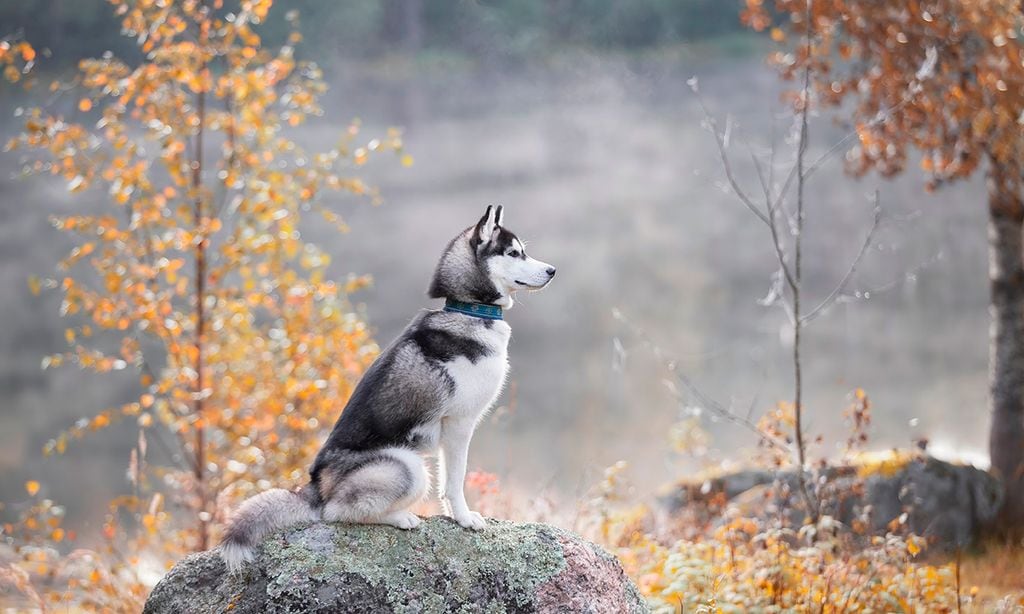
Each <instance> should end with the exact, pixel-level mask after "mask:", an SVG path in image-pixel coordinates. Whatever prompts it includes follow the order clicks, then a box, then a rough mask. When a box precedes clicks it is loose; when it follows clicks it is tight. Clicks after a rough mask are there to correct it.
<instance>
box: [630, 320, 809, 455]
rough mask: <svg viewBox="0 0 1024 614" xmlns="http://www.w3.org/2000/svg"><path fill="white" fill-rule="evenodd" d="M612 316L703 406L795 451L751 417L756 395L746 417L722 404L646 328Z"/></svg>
mask: <svg viewBox="0 0 1024 614" xmlns="http://www.w3.org/2000/svg"><path fill="white" fill-rule="evenodd" d="M612 317H614V318H615V319H616V320H618V321H619V322H622V323H623V324H625V325H626V327H627V328H629V330H630V331H631V332H632V333H633V334H634V335H636V337H637V338H639V339H640V341H641V342H642V343H643V345H645V346H646V347H647V348H648V349H650V350H651V353H652V354H654V357H655V358H657V359H658V360H659V361H660V362H661V363H662V365H663V366H664V367H665V369H666V370H668V371H669V372H670V373H671V374H672V375H674V376H675V378H676V380H677V381H678V382H679V383H680V384H682V386H683V387H684V388H685V389H686V390H687V392H689V394H690V395H691V396H693V398H694V399H696V400H697V402H698V403H700V404H701V406H702V407H703V408H706V409H708V410H709V411H711V412H712V413H714V414H715V415H716V416H718V417H720V418H722V419H723V420H725V421H727V422H729V423H731V424H735V425H737V426H740V427H743V428H745V429H747V430H748V431H750V432H752V433H753V434H754V435H756V436H757V437H758V439H760V440H761V441H763V442H764V443H766V444H768V445H770V446H773V447H776V448H778V449H780V450H782V451H784V452H786V453H788V454H793V453H794V450H793V448H792V447H791V446H790V445H789V444H788V443H786V442H785V441H783V440H782V439H779V438H777V437H774V436H772V435H770V434H768V433H766V432H764V431H763V430H762V429H761V428H760V427H759V426H758V425H757V423H755V422H754V421H752V420H751V419H750V414H751V413H753V407H754V403H756V397H755V399H754V401H752V402H751V406H750V410H749V411H748V412H747V416H746V417H744V416H740V415H738V414H737V413H736V412H734V411H732V410H731V409H729V408H728V407H726V406H724V405H722V404H721V403H719V402H718V401H716V400H715V399H713V398H711V397H710V396H708V395H707V394H705V393H704V392H703V391H702V390H701V389H700V388H699V387H698V386H697V385H696V384H695V383H694V382H693V380H691V379H690V378H689V377H688V376H687V375H686V374H685V373H683V372H682V371H680V370H679V363H678V361H677V360H676V359H675V358H673V357H671V356H669V355H668V354H667V353H666V352H665V351H664V350H663V349H662V348H661V346H659V345H658V344H657V343H655V342H654V340H653V339H651V337H650V336H649V335H648V334H647V332H646V331H644V329H642V328H640V326H638V325H637V324H635V323H634V322H632V321H631V320H630V319H629V318H627V317H626V316H625V314H623V313H622V312H621V311H619V310H618V309H614V310H612ZM677 398H678V395H677Z"/></svg>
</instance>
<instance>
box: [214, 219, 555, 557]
mask: <svg viewBox="0 0 1024 614" xmlns="http://www.w3.org/2000/svg"><path fill="white" fill-rule="evenodd" d="M501 216H502V208H501V206H500V205H499V206H496V207H494V206H491V207H487V212H486V213H485V214H484V216H483V217H482V218H480V221H479V222H477V223H476V224H475V225H473V226H471V227H469V228H467V229H466V230H464V231H463V232H461V233H459V235H458V236H457V237H455V238H454V239H453V240H452V241H451V242H450V243H449V244H448V247H447V248H446V249H445V250H444V254H442V256H441V260H440V262H438V264H437V269H436V270H435V272H434V279H433V281H432V282H431V284H430V289H429V291H428V294H429V295H430V297H431V298H443V299H445V307H444V309H443V310H441V311H432V310H431V311H424V312H423V313H421V314H420V315H418V316H417V317H416V318H415V319H414V320H413V321H412V323H411V324H409V326H408V328H406V329H405V331H404V332H403V333H402V334H401V335H400V336H399V337H398V339H396V340H395V341H394V342H392V344H391V345H390V346H388V348H387V349H385V350H384V351H383V352H382V353H381V355H380V356H379V357H378V358H377V360H376V361H374V363H373V364H372V365H370V368H369V369H368V370H367V371H366V374H365V375H363V379H362V380H361V381H360V382H359V384H358V385H357V386H356V389H355V391H354V392H353V393H352V397H351V398H350V399H349V401H348V404H347V405H346V406H345V409H344V411H343V412H342V414H341V418H339V419H338V422H337V423H336V424H335V425H334V430H332V431H331V434H330V436H329V437H328V438H327V442H326V443H325V444H324V446H323V448H321V449H320V452H319V453H318V454H317V456H316V460H315V461H314V462H313V467H312V468H311V469H310V472H309V475H310V481H309V484H307V485H306V486H304V487H302V488H300V489H298V490H295V491H287V490H284V489H280V488H277V489H272V490H268V491H267V492H264V493H262V494H260V495H257V496H255V497H253V498H251V499H249V500H248V501H245V502H244V503H243V504H242V505H241V507H239V509H238V511H237V512H236V513H235V516H234V518H233V519H232V522H231V524H230V526H228V528H227V532H226V533H225V535H224V540H223V542H222V543H221V551H220V552H221V557H222V558H223V559H224V561H225V562H226V563H227V565H228V568H229V569H231V570H235V569H238V568H239V567H241V565H242V564H243V563H244V562H245V561H251V560H252V559H253V556H254V548H255V546H256V545H257V544H259V542H260V541H261V540H263V538H265V537H266V536H267V535H268V534H270V533H272V532H273V531H275V530H277V529H281V528H284V527H286V526H289V525H292V524H296V523H300V522H312V521H317V520H325V521H328V522H353V523H368V524H388V525H392V526H395V527H398V528H400V529H413V528H415V527H416V526H417V525H419V523H420V519H419V517H418V516H416V515H415V514H413V513H412V512H410V511H409V508H410V507H411V506H412V505H414V504H415V503H416V502H418V501H420V500H421V499H422V498H423V497H424V495H425V494H426V492H427V488H428V485H429V477H428V475H427V469H426V466H425V465H424V459H423V455H425V454H433V453H435V452H438V453H439V454H438V455H437V461H438V467H437V476H438V477H437V494H438V496H439V498H440V499H441V503H442V506H443V507H444V511H445V513H447V514H448V515H450V516H451V517H452V518H454V519H455V521H456V522H458V523H459V524H460V525H462V526H463V527H466V528H469V529H474V530H479V529H482V528H484V526H485V522H484V519H483V517H481V516H480V514H478V513H477V512H474V511H472V510H470V509H469V506H468V505H467V504H466V496H465V494H464V493H463V482H464V481H465V477H466V457H467V454H468V451H469V440H470V438H471V437H472V436H473V431H474V429H476V426H477V424H478V423H479V422H480V419H481V417H482V416H483V415H484V414H485V413H486V412H487V410H488V409H490V407H491V404H493V403H494V401H495V399H496V398H497V397H498V394H499V393H500V392H501V389H502V386H503V385H504V383H505V375H506V373H507V371H508V358H507V350H508V340H509V336H510V335H511V332H512V331H511V329H510V328H509V326H508V324H506V323H505V322H504V320H502V315H501V314H502V309H508V308H510V307H512V294H513V293H514V292H515V291H517V290H536V289H540V288H543V287H544V286H546V285H547V284H548V282H550V281H551V279H552V278H553V277H554V276H555V268H554V267H553V266H551V265H549V264H546V263H544V262H541V261H539V260H535V259H533V258H531V257H529V256H527V255H526V249H525V247H524V246H523V243H522V242H521V241H520V240H519V239H518V238H517V237H516V236H515V235H514V234H512V233H511V232H509V231H508V230H506V229H505V228H504V227H503V226H502V217H501Z"/></svg>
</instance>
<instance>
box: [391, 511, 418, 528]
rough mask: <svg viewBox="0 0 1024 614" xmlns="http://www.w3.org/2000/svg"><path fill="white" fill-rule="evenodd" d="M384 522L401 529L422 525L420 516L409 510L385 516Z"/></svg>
mask: <svg viewBox="0 0 1024 614" xmlns="http://www.w3.org/2000/svg"><path fill="white" fill-rule="evenodd" d="M384 523H385V524H389V525H391V526H393V527H398V528H399V529H404V530H409V529H415V528H416V527H418V526H420V517H419V516H417V515H416V514H413V513H412V512H408V511H401V512H395V513H393V514H391V515H390V516H388V517H387V518H385V519H384Z"/></svg>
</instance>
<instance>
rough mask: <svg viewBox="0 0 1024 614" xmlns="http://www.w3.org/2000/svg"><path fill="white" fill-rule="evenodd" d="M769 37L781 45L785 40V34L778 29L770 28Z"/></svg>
mask: <svg viewBox="0 0 1024 614" xmlns="http://www.w3.org/2000/svg"><path fill="white" fill-rule="evenodd" d="M771 37H772V40H773V41H775V42H776V43H781V42H782V41H784V40H786V34H785V33H784V32H783V31H782V30H780V29H779V28H772V32H771Z"/></svg>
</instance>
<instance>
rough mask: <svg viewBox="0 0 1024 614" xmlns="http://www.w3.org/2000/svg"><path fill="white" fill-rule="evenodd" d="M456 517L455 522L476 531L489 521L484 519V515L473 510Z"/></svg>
mask: <svg viewBox="0 0 1024 614" xmlns="http://www.w3.org/2000/svg"><path fill="white" fill-rule="evenodd" d="M454 518H455V522H457V523H459V524H460V525H462V526H463V527H465V528H467V529H472V530H474V531H479V530H481V529H483V528H485V527H486V526H487V521H486V520H484V517H483V516H481V515H480V514H478V513H477V512H473V511H467V512H466V513H464V514H457V515H456V516H455V517H454Z"/></svg>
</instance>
